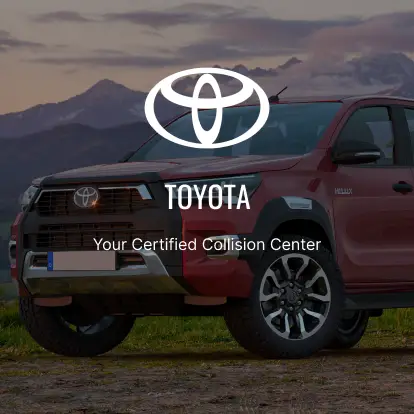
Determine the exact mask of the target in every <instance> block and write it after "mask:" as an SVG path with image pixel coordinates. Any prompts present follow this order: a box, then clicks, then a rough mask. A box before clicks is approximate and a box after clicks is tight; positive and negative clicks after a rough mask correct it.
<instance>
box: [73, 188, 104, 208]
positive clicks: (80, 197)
mask: <svg viewBox="0 0 414 414" xmlns="http://www.w3.org/2000/svg"><path fill="white" fill-rule="evenodd" d="M98 200H99V193H98V190H97V189H96V188H94V187H81V188H78V189H77V190H76V191H75V193H74V195H73V202H74V203H75V205H77V206H78V207H80V208H92V207H94V206H95V205H96V203H97V202H98Z"/></svg>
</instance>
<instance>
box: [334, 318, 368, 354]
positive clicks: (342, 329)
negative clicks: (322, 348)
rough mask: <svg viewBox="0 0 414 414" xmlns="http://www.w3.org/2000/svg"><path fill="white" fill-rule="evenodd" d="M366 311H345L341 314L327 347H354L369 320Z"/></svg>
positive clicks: (362, 334)
mask: <svg viewBox="0 0 414 414" xmlns="http://www.w3.org/2000/svg"><path fill="white" fill-rule="evenodd" d="M369 316H370V315H369V312H367V311H355V312H350V311H347V312H345V313H344V314H343V316H342V319H341V321H340V323H339V326H338V328H337V330H336V334H335V337H334V339H333V340H332V342H331V343H330V344H329V345H328V346H327V349H349V348H352V347H354V346H355V345H356V344H357V343H358V342H359V341H360V340H361V338H362V337H363V336H364V333H365V330H366V329H367V325H368V322H369Z"/></svg>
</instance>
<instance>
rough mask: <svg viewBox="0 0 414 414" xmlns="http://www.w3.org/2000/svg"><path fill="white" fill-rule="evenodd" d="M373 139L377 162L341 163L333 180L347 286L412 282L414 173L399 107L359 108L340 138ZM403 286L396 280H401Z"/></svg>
mask: <svg viewBox="0 0 414 414" xmlns="http://www.w3.org/2000/svg"><path fill="white" fill-rule="evenodd" d="M346 139H354V140H355V139H358V140H362V141H370V142H373V143H375V144H376V145H377V146H378V147H380V148H381V150H382V153H383V156H382V158H381V159H380V160H378V161H377V162H375V163H371V164H365V165H358V166H339V167H338V169H337V171H336V173H335V174H333V179H332V182H331V185H332V187H333V188H332V192H333V197H334V201H333V205H334V216H335V233H336V240H337V245H338V260H339V265H340V267H341V270H342V272H343V276H344V278H345V280H346V282H347V287H348V288H355V289H358V288H361V289H362V290H363V289H364V285H365V286H366V287H368V288H372V285H373V284H376V285H377V288H378V289H380V288H381V286H383V287H384V288H387V287H389V284H392V285H393V286H394V287H395V288H396V289H402V290H404V289H406V288H407V283H413V284H414V192H413V191H412V189H413V186H414V178H413V174H412V170H411V159H412V158H411V153H410V154H408V152H409V150H410V143H409V137H408V131H407V128H406V123H405V119H404V116H403V113H402V111H401V108H400V109H398V107H391V106H378V105H375V106H363V107H359V108H357V109H356V110H355V111H354V112H353V113H352V114H351V115H350V116H349V119H348V120H347V122H346V123H345V125H344V127H343V129H342V130H341V131H340V133H339V136H338V138H337V140H346ZM399 283H400V284H401V285H398V284H399Z"/></svg>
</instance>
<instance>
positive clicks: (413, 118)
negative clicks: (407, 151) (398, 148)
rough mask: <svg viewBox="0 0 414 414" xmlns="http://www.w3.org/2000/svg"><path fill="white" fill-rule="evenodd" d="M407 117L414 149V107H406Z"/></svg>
mask: <svg viewBox="0 0 414 414" xmlns="http://www.w3.org/2000/svg"><path fill="white" fill-rule="evenodd" d="M405 117H406V118H407V123H408V129H409V130H410V136H411V147H412V148H413V150H414V109H413V108H410V109H409V108H405Z"/></svg>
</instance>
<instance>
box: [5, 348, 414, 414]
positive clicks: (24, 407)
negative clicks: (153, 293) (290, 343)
mask: <svg viewBox="0 0 414 414" xmlns="http://www.w3.org/2000/svg"><path fill="white" fill-rule="evenodd" d="M413 374H414V348H413V347H410V348H393V349H363V348H361V349H354V350H351V351H346V352H342V351H341V352H340V353H333V352H324V353H320V354H318V355H317V356H315V357H313V358H311V359H307V360H296V361H273V362H269V361H263V360H258V359H256V358H255V357H252V356H250V355H249V354H247V353H245V352H243V351H240V352H236V351H223V352H220V353H213V354H211V353H210V354H200V353H184V354H164V355H163V354H135V355H134V354H132V355H131V354H128V355H121V354H110V355H107V356H103V357H100V358H96V359H87V360H72V359H59V358H56V357H54V356H49V355H45V356H38V357H31V358H24V359H21V360H18V359H14V360H13V359H9V360H7V359H3V360H0V412H1V413H39V414H40V413H51V414H52V413H53V414H55V413H56V414H60V413H85V414H86V413H87V414H92V413H151V414H152V413H405V414H406V413H411V412H412V413H414V381H413V378H414V376H413Z"/></svg>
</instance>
